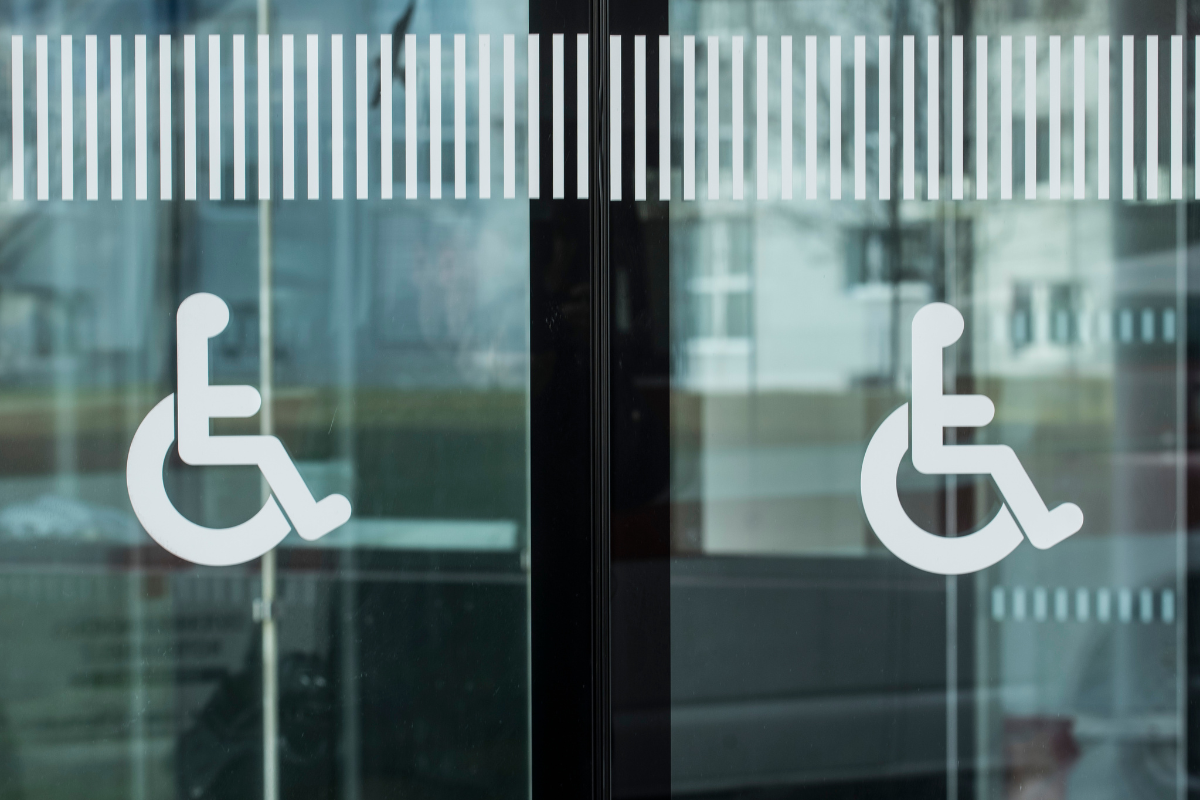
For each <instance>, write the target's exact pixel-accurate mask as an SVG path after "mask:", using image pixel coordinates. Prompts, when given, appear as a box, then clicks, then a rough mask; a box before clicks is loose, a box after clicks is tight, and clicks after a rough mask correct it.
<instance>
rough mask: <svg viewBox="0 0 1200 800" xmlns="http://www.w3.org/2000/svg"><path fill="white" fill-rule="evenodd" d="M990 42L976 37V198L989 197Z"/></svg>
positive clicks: (985, 38)
mask: <svg viewBox="0 0 1200 800" xmlns="http://www.w3.org/2000/svg"><path fill="white" fill-rule="evenodd" d="M987 45H988V40H987V37H986V36H976V37H975V198H976V199H977V200H986V199H987V196H988V146H987V143H988V134H989V133H990V132H991V128H990V127H989V126H988V114H987V108H988V97H987V86H988V57H987V51H988V47H987Z"/></svg>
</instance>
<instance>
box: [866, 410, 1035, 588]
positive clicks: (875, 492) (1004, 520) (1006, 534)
mask: <svg viewBox="0 0 1200 800" xmlns="http://www.w3.org/2000/svg"><path fill="white" fill-rule="evenodd" d="M907 452H908V403H905V404H904V405H902V406H900V407H899V408H897V409H896V410H895V411H893V412H892V413H891V414H890V415H889V416H888V418H887V419H885V420H884V421H883V424H882V425H880V426H879V429H878V430H876V431H875V435H874V436H872V437H871V442H870V443H869V444H868V445H867V453H866V455H865V456H864V457H863V464H862V476H861V481H860V491H861V492H862V501H863V511H865V512H866V515H867V521H868V522H869V523H871V528H872V529H873V530H874V531H875V535H876V536H878V537H879V540H880V541H881V542H883V544H884V545H885V546H886V547H887V549H888V550H891V551H892V552H893V553H895V555H896V557H897V558H899V559H900V560H901V561H904V562H906V563H908V564H909V565H911V566H914V567H916V568H917V569H921V570H925V571H926V572H934V573H937V574H939V575H965V574H967V573H969V572H978V571H979V570H981V569H986V568H987V567H990V566H992V565H993V564H995V563H997V562H999V561H1000V560H1001V559H1003V558H1004V557H1005V556H1007V555H1008V554H1009V553H1011V552H1012V551H1013V550H1015V549H1016V547H1017V545H1019V544H1020V543H1021V542H1022V540H1023V539H1024V537H1023V536H1022V535H1021V529H1020V528H1018V527H1017V523H1016V520H1014V519H1013V516H1012V513H1010V512H1009V510H1008V506H1007V505H1001V506H1000V511H999V512H998V513H997V514H996V516H994V517H992V520H991V522H989V523H988V524H987V525H985V526H984V527H983V528H982V529H980V530H978V531H975V532H974V533H971V534H968V535H966V536H959V537H957V538H954V539H949V538H947V537H945V536H938V535H936V534H933V533H929V532H928V531H926V530H924V529H923V528H921V526H919V525H917V524H916V523H915V522H913V521H912V520H911V519H910V518H909V516H908V513H907V512H905V510H904V507H903V506H902V505H901V504H900V493H899V490H898V489H897V487H896V476H897V475H898V474H899V472H900V463H901V462H902V461H903V460H904V455H905V454H906V453H907Z"/></svg>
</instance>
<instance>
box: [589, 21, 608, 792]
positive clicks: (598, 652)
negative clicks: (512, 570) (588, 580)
mask: <svg viewBox="0 0 1200 800" xmlns="http://www.w3.org/2000/svg"><path fill="white" fill-rule="evenodd" d="M590 3H591V8H590V14H591V43H592V44H591V48H590V50H589V53H588V55H589V57H590V65H589V66H590V69H589V76H588V77H589V79H590V81H589V82H590V89H591V95H590V97H589V98H588V122H589V123H590V130H589V131H588V133H589V136H590V139H591V141H590V142H589V149H588V152H589V154H590V155H591V163H590V164H589V169H588V178H589V180H590V182H591V186H590V187H589V190H588V196H589V197H590V198H591V204H590V209H589V211H590V217H591V219H590V236H591V248H590V250H591V257H592V270H591V299H592V308H591V332H592V385H591V389H592V447H593V450H592V454H593V455H592V470H593V472H592V480H593V489H592V491H593V496H592V503H593V525H594V528H593V531H594V536H593V541H592V558H593V563H594V564H595V573H594V574H595V581H596V583H595V588H594V593H593V597H594V601H595V605H594V608H593V620H592V624H593V626H594V627H593V641H594V657H593V661H592V670H593V708H594V709H595V711H594V714H595V721H594V724H593V730H594V732H595V740H594V741H593V754H594V755H593V767H592V769H593V796H594V797H597V798H603V800H607V798H610V797H612V758H611V749H612V703H611V696H612V693H611V689H612V686H611V684H610V675H611V662H610V657H611V651H610V637H611V625H610V618H611V613H610V612H611V601H612V596H611V593H610V575H609V572H610V566H611V548H610V546H609V542H610V540H611V532H612V528H611V524H610V523H611V520H610V512H611V508H612V505H611V499H612V498H611V494H610V491H609V480H610V476H611V473H610V466H609V465H610V459H609V453H610V450H609V448H610V444H611V442H610V438H609V433H610V428H609V352H610V347H609V345H610V341H609V322H610V316H609V309H610V306H609V285H610V280H609V277H610V273H611V269H610V267H611V265H610V262H609V240H610V236H611V231H610V229H609V205H608V203H609V189H610V187H611V185H612V184H611V179H610V175H609V168H610V166H611V165H610V164H609V152H610V151H609V101H608V98H609V39H608V30H609V24H608V23H609V20H608V14H609V2H608V0H590Z"/></svg>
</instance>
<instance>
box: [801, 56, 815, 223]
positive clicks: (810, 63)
mask: <svg viewBox="0 0 1200 800" xmlns="http://www.w3.org/2000/svg"><path fill="white" fill-rule="evenodd" d="M804 196H805V198H807V199H809V200H816V199H817V37H815V36H805V37H804Z"/></svg>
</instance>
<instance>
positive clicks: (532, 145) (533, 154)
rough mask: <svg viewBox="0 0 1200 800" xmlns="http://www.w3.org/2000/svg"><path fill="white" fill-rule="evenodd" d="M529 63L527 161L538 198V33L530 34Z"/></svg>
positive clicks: (531, 189)
mask: <svg viewBox="0 0 1200 800" xmlns="http://www.w3.org/2000/svg"><path fill="white" fill-rule="evenodd" d="M528 51H529V52H528V60H529V65H528V69H527V70H526V72H527V74H528V76H529V77H528V85H527V92H528V95H527V102H528V105H529V111H528V114H527V117H528V120H529V122H528V125H527V131H528V136H529V140H528V145H527V147H528V150H529V153H528V156H527V157H526V161H527V164H528V169H529V178H528V183H529V199H530V200H536V199H538V198H539V197H541V196H542V167H541V149H542V139H541V136H542V112H541V78H540V76H539V70H540V67H541V42H540V40H539V38H538V34H536V33H531V34H529V48H528Z"/></svg>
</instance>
